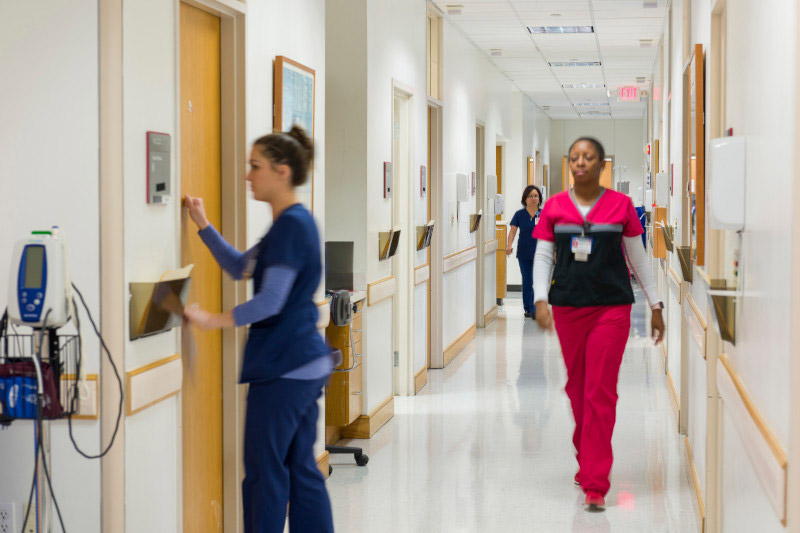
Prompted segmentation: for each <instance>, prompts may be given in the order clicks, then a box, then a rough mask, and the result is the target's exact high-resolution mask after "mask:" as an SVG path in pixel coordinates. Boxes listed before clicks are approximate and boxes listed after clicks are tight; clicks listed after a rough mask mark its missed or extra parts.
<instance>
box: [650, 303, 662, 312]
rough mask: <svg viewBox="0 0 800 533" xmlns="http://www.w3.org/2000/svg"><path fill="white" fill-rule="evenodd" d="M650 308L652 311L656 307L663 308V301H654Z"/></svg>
mask: <svg viewBox="0 0 800 533" xmlns="http://www.w3.org/2000/svg"><path fill="white" fill-rule="evenodd" d="M650 309H652V310H653V311H655V310H656V309H664V302H658V303H654V304H653V305H651V306H650Z"/></svg>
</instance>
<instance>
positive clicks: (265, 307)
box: [233, 266, 297, 326]
mask: <svg viewBox="0 0 800 533" xmlns="http://www.w3.org/2000/svg"><path fill="white" fill-rule="evenodd" d="M295 279H297V271H296V270H293V269H292V268H289V267H285V266H271V267H268V268H267V269H266V270H265V271H264V279H263V280H262V282H261V288H260V289H259V291H258V293H257V294H256V295H255V296H253V299H252V300H250V301H249V302H245V303H243V304H241V305H237V306H236V307H234V308H233V321H234V322H235V323H236V325H237V326H244V325H246V324H252V323H253V322H260V321H261V320H264V319H267V318H269V317H271V316H275V315H277V314H278V313H280V312H281V309H283V306H284V305H285V304H286V300H287V299H288V298H289V293H290V292H291V290H292V285H294V280H295Z"/></svg>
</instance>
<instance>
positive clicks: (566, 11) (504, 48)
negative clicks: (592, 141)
mask: <svg viewBox="0 0 800 533" xmlns="http://www.w3.org/2000/svg"><path fill="white" fill-rule="evenodd" d="M434 3H435V4H436V6H437V7H438V8H439V9H440V10H441V11H442V13H443V16H444V17H445V18H446V19H448V20H449V21H450V22H452V23H453V24H454V25H455V26H456V27H457V28H459V29H460V30H461V31H462V32H463V33H464V35H465V36H466V37H467V38H468V39H469V40H471V41H472V43H473V44H474V45H475V46H476V47H477V48H479V49H480V50H481V51H482V52H484V53H485V54H486V55H487V57H488V58H489V60H490V61H492V62H493V63H494V64H495V66H496V67H497V68H498V69H499V70H500V71H501V72H503V73H505V75H506V76H507V77H508V78H509V79H510V80H511V81H512V82H513V83H514V84H515V85H516V86H517V88H518V89H519V90H521V91H523V92H524V93H526V94H528V95H529V96H530V97H531V98H532V99H533V101H534V102H536V104H537V105H539V106H540V107H541V108H542V109H543V110H544V111H545V113H547V115H548V116H549V117H550V118H552V119H555V120H565V119H597V118H601V119H602V118H605V119H608V118H615V119H624V118H641V117H643V116H644V112H645V103H644V102H645V98H642V99H641V100H642V101H641V102H638V103H631V102H618V101H617V92H618V90H619V88H620V87H623V86H636V87H638V88H639V90H640V91H641V90H646V89H647V88H648V86H649V85H650V82H651V80H652V77H653V70H654V65H655V62H656V54H657V53H658V45H659V41H660V39H661V35H662V32H663V30H664V23H665V17H666V16H667V12H668V3H669V2H668V0H549V1H541V0H451V1H442V0H435V2H434ZM459 11H460V12H459ZM543 26H557V27H566V26H592V27H593V28H594V33H568V34H560V33H545V34H541V33H539V34H532V33H531V32H529V31H528V29H527V28H528V27H543ZM497 50H500V51H501V52H500V55H497V54H498V52H497ZM493 51H494V53H493ZM596 61H599V62H600V66H553V65H551V63H555V62H596ZM445 68H446V66H445ZM637 78H638V80H637ZM586 85H589V86H591V87H588V88H587V87H585V86H586ZM572 86H577V87H572Z"/></svg>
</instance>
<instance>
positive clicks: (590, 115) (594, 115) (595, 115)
mask: <svg viewBox="0 0 800 533" xmlns="http://www.w3.org/2000/svg"><path fill="white" fill-rule="evenodd" d="M578 116H579V117H581V118H603V117H610V116H611V113H578Z"/></svg>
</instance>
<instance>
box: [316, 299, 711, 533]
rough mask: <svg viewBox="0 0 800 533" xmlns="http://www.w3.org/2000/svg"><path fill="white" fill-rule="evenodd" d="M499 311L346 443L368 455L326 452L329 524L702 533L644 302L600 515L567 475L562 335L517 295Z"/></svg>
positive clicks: (569, 457)
mask: <svg viewBox="0 0 800 533" xmlns="http://www.w3.org/2000/svg"><path fill="white" fill-rule="evenodd" d="M637 298H638V299H641V293H639V294H637ZM501 309H502V311H501V314H500V317H499V318H498V319H497V320H496V321H494V322H493V323H492V324H491V325H490V326H489V327H488V328H486V329H485V330H478V337H477V339H476V341H475V342H473V343H472V344H470V345H469V346H468V347H467V348H466V349H465V350H464V351H463V352H462V354H460V355H459V356H458V357H457V358H456V359H455V360H454V361H453V362H452V363H451V364H450V366H448V367H447V368H445V369H444V370H433V371H430V373H429V382H428V386H427V387H425V389H423V390H422V391H421V392H420V394H419V395H417V396H414V397H407V398H406V397H396V398H395V416H394V418H393V419H392V420H391V421H390V422H389V423H388V424H387V425H386V426H384V427H383V428H382V429H381V430H380V431H379V432H378V433H376V434H375V435H374V436H373V438H372V439H370V440H345V441H342V444H344V443H352V444H354V445H358V446H363V448H364V451H365V453H367V454H368V455H369V457H370V461H369V464H368V465H367V466H366V467H357V466H355V465H354V464H353V461H352V457H349V456H331V464H332V465H333V469H334V470H333V474H332V475H331V477H330V479H329V481H328V490H329V492H330V495H331V500H332V502H333V514H334V522H335V525H336V530H337V531H343V532H362V531H363V532H388V531H398V532H406V531H413V532H417V531H424V532H449V531H480V532H487V531H503V532H508V531H512V532H516V531H545V532H551V531H552V532H560V531H566V532H570V531H572V532H584V531H586V532H611V531H613V532H628V531H630V532H637V533H638V532H650V531H658V532H661V531H676V532H681V533H684V532H693V531H696V530H697V522H696V515H695V510H694V507H693V501H692V495H691V492H690V489H689V485H688V482H687V476H686V473H685V472H686V469H685V459H684V455H683V445H682V444H681V440H680V439H679V436H678V434H677V431H676V429H675V428H676V423H675V416H674V413H673V411H672V407H671V405H670V400H669V397H668V394H667V389H666V387H665V376H664V372H663V368H664V360H663V359H662V356H661V352H660V349H659V350H656V349H655V348H651V347H649V345H648V341H647V340H646V339H645V338H643V335H644V334H645V332H646V328H647V324H646V323H645V321H646V312H645V309H644V307H643V306H642V305H641V304H638V305H637V306H635V307H634V317H633V324H632V327H631V339H630V341H629V343H628V348H627V351H626V353H625V359H624V361H623V366H622V370H621V372H620V383H619V396H620V401H619V404H618V406H617V413H618V415H617V426H616V430H615V433H614V452H615V456H616V460H615V464H614V469H613V471H612V479H611V484H612V486H611V492H610V493H609V494H608V496H607V498H606V500H607V503H608V509H607V510H606V511H605V512H604V513H587V512H586V511H584V508H583V495H582V493H581V492H580V490H579V489H578V488H577V487H575V486H574V485H573V484H572V476H573V475H574V474H575V471H576V469H577V465H576V462H575V459H574V456H573V448H572V443H571V440H570V439H571V435H572V429H573V426H574V422H573V419H572V414H571V412H570V409H569V404H568V401H567V397H566V394H565V393H564V390H563V389H564V383H565V381H566V373H565V370H564V364H563V362H562V359H561V354H560V352H559V346H558V341H557V339H556V338H555V336H550V335H547V334H544V333H542V332H540V331H539V330H538V329H537V328H536V325H535V323H534V322H533V321H532V320H530V319H524V318H523V315H522V302H521V300H520V299H518V298H514V297H513V296H512V297H511V298H508V299H506V301H505V305H504V306H503V307H501ZM668 327H669V326H668Z"/></svg>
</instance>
